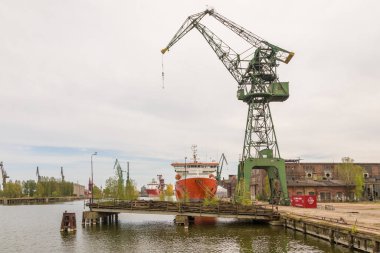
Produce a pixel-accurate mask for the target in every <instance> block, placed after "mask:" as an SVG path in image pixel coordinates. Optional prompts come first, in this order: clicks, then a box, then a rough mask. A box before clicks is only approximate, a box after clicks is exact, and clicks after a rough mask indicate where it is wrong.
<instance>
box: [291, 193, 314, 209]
mask: <svg viewBox="0 0 380 253" xmlns="http://www.w3.org/2000/svg"><path fill="white" fill-rule="evenodd" d="M291 203H292V206H295V207H303V208H317V196H315V195H299V196H292V198H291Z"/></svg>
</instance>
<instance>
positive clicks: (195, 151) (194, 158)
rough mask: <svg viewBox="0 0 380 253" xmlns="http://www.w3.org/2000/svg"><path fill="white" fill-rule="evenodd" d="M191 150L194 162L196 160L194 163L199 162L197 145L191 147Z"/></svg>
mask: <svg viewBox="0 0 380 253" xmlns="http://www.w3.org/2000/svg"><path fill="white" fill-rule="evenodd" d="M191 150H193V160H194V163H197V162H198V160H197V157H198V155H197V145H192V146H191Z"/></svg>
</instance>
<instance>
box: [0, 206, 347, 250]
mask: <svg viewBox="0 0 380 253" xmlns="http://www.w3.org/2000/svg"><path fill="white" fill-rule="evenodd" d="M84 208H85V207H84V202H83V201H74V202H66V203H59V204H48V205H47V204H44V205H17V206H1V205H0V229H1V231H0V252H144V253H145V252H191V253H200V252H207V253H208V252H259V253H265V252H268V253H274V252H297V253H300V252H347V251H348V250H347V249H345V248H342V247H340V246H337V245H335V246H331V245H330V244H329V243H328V242H325V241H321V240H318V239H315V238H312V237H310V236H306V237H305V236H304V235H302V234H300V233H295V232H294V231H292V230H285V229H284V228H283V227H272V226H270V225H267V224H255V223H251V222H239V221H236V220H233V219H218V220H216V222H205V223H196V224H194V225H191V226H190V227H189V229H188V230H185V229H184V227H182V226H176V225H175V224H174V223H173V219H174V216H170V215H149V214H120V215H119V222H118V223H115V224H110V225H97V226H86V227H82V226H81V218H82V211H83V210H85V209H84ZM64 211H68V212H75V213H76V219H77V232H76V233H72V234H61V233H60V225H61V218H62V213H63V212H64Z"/></svg>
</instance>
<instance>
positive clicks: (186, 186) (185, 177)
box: [184, 156, 187, 202]
mask: <svg viewBox="0 0 380 253" xmlns="http://www.w3.org/2000/svg"><path fill="white" fill-rule="evenodd" d="M186 160H187V156H185V196H184V200H185V202H186V198H187V186H186V177H187V165H186Z"/></svg>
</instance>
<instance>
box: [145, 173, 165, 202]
mask: <svg viewBox="0 0 380 253" xmlns="http://www.w3.org/2000/svg"><path fill="white" fill-rule="evenodd" d="M157 179H158V181H156V180H155V179H154V178H152V182H150V183H149V184H147V188H146V193H147V194H148V197H158V196H159V195H160V193H161V192H163V191H164V188H165V180H164V178H163V177H162V175H157Z"/></svg>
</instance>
